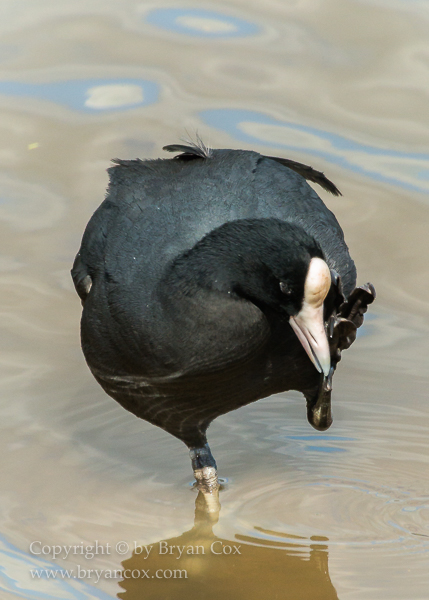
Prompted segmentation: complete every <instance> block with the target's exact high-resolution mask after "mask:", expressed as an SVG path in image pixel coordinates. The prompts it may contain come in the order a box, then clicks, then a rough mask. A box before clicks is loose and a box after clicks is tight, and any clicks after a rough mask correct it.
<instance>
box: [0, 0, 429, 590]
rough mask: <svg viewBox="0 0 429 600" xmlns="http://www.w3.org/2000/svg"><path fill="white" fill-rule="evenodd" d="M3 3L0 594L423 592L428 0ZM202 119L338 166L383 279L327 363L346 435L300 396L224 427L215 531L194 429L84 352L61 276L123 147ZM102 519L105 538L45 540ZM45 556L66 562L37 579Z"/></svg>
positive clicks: (345, 219)
mask: <svg viewBox="0 0 429 600" xmlns="http://www.w3.org/2000/svg"><path fill="white" fill-rule="evenodd" d="M2 8H3V11H2V19H1V23H0V129H1V136H0V158H1V165H2V168H1V174H0V229H1V240H2V244H1V253H0V286H1V292H2V293H1V298H2V300H1V312H2V316H3V319H2V332H1V337H0V369H1V373H2V378H1V380H0V392H1V409H0V410H1V420H0V427H1V429H2V435H1V442H0V448H1V454H2V459H3V460H2V467H1V479H2V490H1V493H0V532H1V535H0V553H1V556H2V558H1V565H2V569H1V570H0V589H1V590H2V591H1V594H0V595H1V597H2V598H5V599H6V600H10V599H15V598H28V599H33V598H41V597H42V598H44V600H49V599H50V598H55V599H57V598H64V599H66V600H69V599H75V598H76V599H77V598H80V599H82V598H84V599H90V598H91V599H92V598H94V599H95V598H100V599H107V598H115V597H120V598H124V599H126V600H131V599H133V598H141V597H145V598H167V597H168V598H169V597H174V598H181V597H183V598H184V597H195V598H197V597H198V598H234V599H243V600H245V599H246V600H250V599H253V598H255V599H256V598H260V597H265V596H266V597H269V598H276V597H278V598H283V597H288V598H290V599H291V600H298V599H300V598H311V597H314V598H318V599H319V598H320V599H322V600H325V599H326V600H327V599H335V598H339V599H341V600H354V599H356V600H357V599H359V600H373V599H374V598H377V599H378V600H382V599H386V600H404V599H407V600H424V599H426V598H428V589H429V575H428V573H429V474H428V472H429V471H428V463H429V447H428V446H429V443H428V440H429V424H428V423H429V409H428V403H427V390H428V387H429V386H428V384H429V373H428V350H429V342H428V339H429V335H428V334H429V323H428V314H429V313H428V309H429V303H428V294H429V268H428V261H427V256H428V242H427V239H428V222H429V203H428V196H427V192H428V181H429V160H428V157H429V145H428V142H427V140H428V139H429V136H428V123H429V119H428V113H429V109H428V102H427V94H428V92H429V70H428V65H429V62H428V56H429V45H428V39H429V8H428V4H427V3H425V2H419V1H414V2H402V1H399V0H398V1H395V2H392V1H390V2H387V1H382V0H366V1H364V0H362V1H359V0H354V1H350V2H346V3H345V2H341V1H340V0H329V1H326V2H323V3H320V2H316V1H315V0H309V1H307V2H294V1H290V2H277V1H276V0H268V1H267V2H264V3H263V5H261V4H258V3H255V2H252V1H251V0H234V1H233V2H230V3H225V4H222V3H219V2H198V3H196V2H187V3H177V2H176V3H175V4H174V5H172V4H171V3H170V4H169V3H165V4H156V5H154V4H151V3H148V2H147V3H146V2H133V1H131V0H124V1H122V2H120V3H118V2H113V0H111V1H110V0H103V2H100V1H99V0H85V2H81V1H80V0H64V1H62V2H58V3H52V2H48V1H47V0H31V2H30V0H13V1H12V0H9V1H7V0H4V1H3V6H2ZM186 132H188V133H189V134H191V135H193V134H195V132H198V133H199V135H201V136H202V138H203V139H204V140H205V141H206V143H208V144H210V145H212V146H213V147H232V148H246V149H256V150H258V151H261V152H265V153H267V154H274V153H277V154H278V155H280V156H285V157H289V158H293V159H295V160H298V161H302V162H305V163H308V164H311V165H312V166H314V167H315V168H317V169H320V170H323V171H324V172H325V173H326V174H327V176H328V177H329V178H330V179H332V180H333V181H334V182H335V183H336V184H337V185H338V187H339V188H340V189H341V191H342V192H343V197H341V198H334V197H331V196H328V195H327V194H326V193H325V192H323V190H318V192H319V193H320V195H321V196H322V198H323V199H324V201H325V202H326V204H327V205H328V207H329V208H330V209H331V210H333V211H334V212H335V214H336V215H337V217H338V219H339V221H340V223H341V224H342V226H343V228H344V231H345V235H346V240H347V242H348V244H349V247H350V250H351V253H352V256H353V257H354V259H355V262H356V265H357V268H358V279H359V283H365V282H366V281H372V282H373V283H374V284H375V286H376V289H377V293H378V298H377V302H376V303H375V304H374V306H373V307H371V311H370V315H369V318H368V319H367V320H366V322H365V326H364V327H363V329H362V330H361V331H360V335H359V338H358V341H357V343H356V344H355V345H353V347H352V348H351V349H350V350H348V351H347V352H345V353H344V355H343V360H342V362H341V364H340V365H339V368H338V371H337V374H336V376H335V380H334V386H335V387H334V393H333V410H334V424H333V426H332V428H331V429H330V430H329V432H325V433H323V434H319V433H317V432H316V431H314V430H312V429H311V427H310V426H309V425H308V424H307V421H306V418H305V414H306V411H305V404H304V401H303V399H302V398H301V397H300V396H299V394H296V393H289V394H281V395H278V396H274V397H271V398H268V399H265V400H263V401H260V402H258V403H255V404H253V405H250V406H247V407H245V408H243V409H240V410H239V411H237V412H234V413H230V414H229V415H226V416H224V417H222V418H220V419H218V420H217V421H216V422H215V423H214V424H213V425H212V427H211V428H210V431H209V440H210V444H211V447H212V450H213V453H214V455H215V456H216V459H217V461H218V464H219V466H220V474H221V475H223V476H224V477H225V478H227V480H228V482H227V486H226V489H225V490H224V491H223V492H222V493H221V503H222V510H221V513H220V519H219V522H218V523H217V524H215V525H214V526H213V527H211V526H208V525H207V523H204V522H202V521H201V519H200V520H199V517H198V511H197V517H196V523H195V524H194V504H195V500H196V494H195V492H194V491H193V490H192V489H191V486H190V482H191V470H190V464H189V460H188V456H187V451H186V448H185V446H184V445H183V444H182V443H181V442H179V441H177V440H175V439H173V438H172V437H170V436H168V435H166V434H165V433H164V432H162V431H161V430H157V429H156V428H154V427H152V426H151V425H149V424H147V423H144V422H140V421H138V420H137V419H136V418H135V417H133V416H132V415H130V414H128V413H126V412H125V411H124V410H123V409H122V408H121V407H119V406H118V405H117V404H116V403H115V402H114V401H113V400H111V399H110V398H108V397H107V396H105V394H104V393H103V392H102V390H101V389H100V388H99V387H98V386H97V384H96V383H95V381H94V380H93V379H92V377H91V375H90V374H89V372H88V369H87V367H86V365H85V363H84V360H83V357H82V354H81V351H80V347H79V330H78V323H79V316H80V305H79V301H78V298H77V296H76V294H75V292H74V290H73V288H72V284H71V280H70V277H69V269H70V266H71V263H72V260H73V257H74V254H75V252H76V251H77V249H78V247H79V243H80V237H81V234H82V231H83V228H84V226H85V224H86V222H87V221H88V219H89V217H90V215H91V214H92V212H93V210H94V209H95V208H96V207H97V206H98V204H99V203H100V202H101V200H102V199H103V196H104V190H105V187H106V184H107V175H106V172H105V169H106V168H107V167H108V166H109V161H110V159H111V158H113V157H116V156H119V157H121V158H135V157H136V156H139V157H149V158H154V157H157V156H159V155H161V153H162V151H161V147H162V146H163V145H165V144H168V143H175V142H177V141H178V140H179V139H180V138H181V137H183V136H184V135H186ZM95 540H98V541H99V543H100V544H101V545H102V547H103V548H104V550H106V548H107V545H108V544H109V545H110V552H109V553H108V552H107V551H105V552H101V550H99V551H98V552H97V553H96V554H95V555H94V556H93V557H91V558H89V557H87V556H85V554H82V553H81V554H79V553H69V554H68V556H67V557H65V555H64V554H65V551H63V552H62V554H60V555H59V556H57V557H55V558H54V557H53V554H52V551H49V549H51V548H52V547H53V546H54V545H59V546H62V547H64V546H66V547H68V546H70V545H77V546H79V545H81V547H83V546H85V547H86V546H87V545H89V546H90V545H93V544H94V543H95ZM34 541H36V542H40V544H39V545H37V544H36V546H33V547H32V548H33V549H35V550H36V552H31V550H30V544H31V543H32V542H34ZM121 542H124V544H125V545H120V544H121ZM160 542H166V543H167V545H168V546H186V547H189V546H190V547H196V546H198V545H202V546H203V548H205V549H206V550H207V552H206V553H205V554H204V555H202V554H199V555H196V554H195V555H192V554H191V555H187V556H183V557H182V558H176V555H175V554H174V553H173V554H168V555H167V554H161V553H160V552H159V549H160V545H159V544H160ZM213 542H218V545H217V546H215V548H220V547H222V548H224V547H228V546H231V547H232V546H234V545H238V546H240V547H241V554H236V555H229V554H223V553H222V554H221V555H218V554H214V553H212V552H211V551H210V547H211V544H212V543H213ZM118 544H119V546H118ZM42 545H44V546H45V547H46V548H47V550H48V551H47V553H46V554H42V553H39V549H41V547H42ZM151 545H152V546H153V548H154V550H153V552H152V554H151V555H150V556H149V557H148V558H147V559H145V558H144V554H142V552H141V551H140V549H141V548H143V547H144V546H146V547H149V546H151ZM161 547H163V546H161ZM176 565H177V566H176ZM79 567H80V568H81V569H85V570H86V571H88V570H89V569H93V570H96V569H97V570H99V571H100V570H103V576H101V577H100V578H99V580H98V581H97V576H96V575H95V573H91V574H89V573H87V572H85V574H83V575H82V576H78V575H77V573H78V571H77V569H78V568H79ZM46 568H48V569H52V568H54V569H63V570H64V569H69V570H72V569H74V571H73V574H72V575H70V576H67V575H63V576H58V577H57V579H56V580H52V579H49V580H48V579H46V577H42V579H37V577H36V578H32V576H31V573H30V569H33V571H34V570H35V569H46ZM129 568H131V569H140V570H149V573H150V574H152V573H154V572H156V570H157V569H162V570H164V571H167V570H170V571H171V570H174V569H186V570H187V571H188V578H187V579H173V578H163V579H157V578H153V579H152V578H146V577H143V578H142V577H140V578H137V579H133V578H129V579H127V578H126V577H125V575H124V573H125V571H126V569H129ZM114 570H116V571H117V573H116V575H115V576H114V577H113V576H111V577H107V576H106V574H107V573H108V572H113V571H114ZM63 573H64V571H63ZM81 574H82V571H81ZM120 582H121V583H120Z"/></svg>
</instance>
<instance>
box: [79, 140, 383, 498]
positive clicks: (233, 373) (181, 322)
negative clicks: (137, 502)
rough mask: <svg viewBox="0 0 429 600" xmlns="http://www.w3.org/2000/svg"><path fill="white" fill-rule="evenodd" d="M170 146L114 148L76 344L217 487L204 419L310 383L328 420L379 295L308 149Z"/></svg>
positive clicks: (91, 243) (85, 262) (83, 264)
mask: <svg viewBox="0 0 429 600" xmlns="http://www.w3.org/2000/svg"><path fill="white" fill-rule="evenodd" d="M164 149H165V150H168V151H170V152H180V153H181V154H179V155H177V156H176V157H175V158H172V159H168V160H167V159H164V160H161V159H159V160H143V161H142V160H118V159H117V160H115V161H113V162H114V163H115V166H113V167H111V168H110V169H109V175H110V184H109V188H108V193H107V196H106V199H105V200H104V202H103V203H102V204H101V206H100V207H99V208H98V209H97V210H96V211H95V213H94V215H93V216H92V218H91V220H90V221H89V223H88V225H87V228H86V230H85V233H84V236H83V240H82V245H81V248H80V250H79V253H78V254H77V256H76V259H75V262H74V265H73V269H72V276H73V280H74V284H75V287H76V290H77V292H78V294H79V296H80V298H81V300H82V304H83V313H82V321H81V336H82V348H83V352H84V355H85V358H86V361H87V363H88V365H89V368H90V369H91V371H92V373H93V375H94V377H95V378H96V380H97V381H98V382H99V383H100V385H101V386H102V387H103V388H104V390H105V391H106V392H107V393H108V394H109V395H110V396H112V397H113V398H114V399H115V400H117V401H118V402H119V403H120V404H121V405H122V406H123V407H124V408H126V409H127V410H129V411H131V412H132V413H134V414H135V415H136V416H138V417H140V418H142V419H145V420H146V421H149V422H150V423H153V424H154V425H157V426H158V427H161V428H162V429H165V430H166V431H168V432H169V433H171V434H172V435H174V436H176V437H177V438H179V439H180V440H182V441H183V442H184V443H185V444H186V445H187V446H188V448H189V449H190V454H191V459H192V466H193V469H194V474H195V477H196V478H197V481H199V483H200V488H201V489H203V490H205V491H206V492H207V491H212V490H215V489H217V485H218V484H217V474H216V463H215V460H214V458H213V456H212V454H211V452H210V448H209V446H208V444H207V439H206V430H207V428H208V426H209V425H210V423H211V422H212V421H213V419H215V418H216V417H218V416H219V415H222V414H224V413H227V412H229V411H230V410H234V409H237V408H239V407H240V406H244V405H245V404H248V403H249V402H253V401H255V400H258V399H259V398H264V397H266V396H270V395H271V394H275V393H277V392H282V391H285V390H291V389H293V390H298V391H301V392H302V393H303V394H304V396H305V398H306V400H307V416H308V419H309V421H310V423H311V424H312V425H313V426H314V427H316V428H317V429H320V430H323V429H326V428H328V427H329V425H330V424H331V422H332V419H331V412H330V394H331V380H332V375H333V372H334V370H335V367H336V364H337V362H338V360H339V359H340V354H341V350H342V349H344V348H347V347H348V346H349V345H350V344H351V343H352V342H353V341H354V338H355V333H356V328H357V327H359V326H360V325H361V324H362V321H363V313H364V312H365V311H366V308H367V305H368V304H370V303H371V302H372V301H373V299H374V297H375V291H374V288H373V287H372V285H371V284H367V285H366V286H363V287H360V288H355V285H356V269H355V265H354V262H353V260H352V259H351V257H350V255H349V251H348V248H347V246H346V244H345V241H344V235H343V232H342V229H341V227H340V225H339V224H338V222H337V220H336V218H335V216H334V215H333V213H332V212H331V211H330V210H328V209H327V208H326V206H325V205H324V204H323V202H322V200H321V199H320V198H319V196H318V195H317V194H316V193H315V192H314V191H313V189H312V188H311V187H310V186H309V185H308V184H307V182H306V179H308V180H310V181H313V182H315V183H317V184H320V185H321V186H322V187H323V188H324V189H325V190H327V191H329V192H331V193H333V194H335V195H339V194H340V192H339V191H338V189H337V188H336V187H335V185H334V184H333V183H332V182H330V181H329V180H328V179H327V178H326V177H325V176H324V175H323V173H320V172H318V171H315V170H313V169H312V168H311V167H307V166H305V165H302V164H300V163H297V162H294V161H290V160H287V159H282V158H275V157H270V156H262V155H261V154H258V153H257V152H250V151H243V150H209V149H207V148H206V147H205V146H204V145H203V144H202V143H198V144H195V145H190V146H182V145H172V146H166V147H165V148H164Z"/></svg>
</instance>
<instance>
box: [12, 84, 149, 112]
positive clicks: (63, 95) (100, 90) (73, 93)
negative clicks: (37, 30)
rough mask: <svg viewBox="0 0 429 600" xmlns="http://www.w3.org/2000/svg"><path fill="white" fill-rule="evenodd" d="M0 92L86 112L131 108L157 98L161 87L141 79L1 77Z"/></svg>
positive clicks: (145, 104) (146, 103)
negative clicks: (48, 80)
mask: <svg viewBox="0 0 429 600" xmlns="http://www.w3.org/2000/svg"><path fill="white" fill-rule="evenodd" d="M0 94H3V95H7V96H19V97H31V98H40V99H42V100H48V101H50V102H55V103H56V104H62V105H65V106H68V107H69V108H72V109H73V110H78V111H83V112H87V113H95V112H107V111H108V112H110V111H118V110H121V111H123V110H128V109H131V108H135V107H137V106H147V105H148V104H153V103H154V102H156V101H157V99H158V95H159V88H158V85H157V84H156V83H154V82H153V81H147V80H142V79H76V80H72V81H58V82H52V83H24V82H20V81H0Z"/></svg>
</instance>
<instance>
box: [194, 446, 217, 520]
mask: <svg viewBox="0 0 429 600" xmlns="http://www.w3.org/2000/svg"><path fill="white" fill-rule="evenodd" d="M189 454H190V457H191V461H192V469H193V471H194V477H195V479H196V481H197V488H198V490H199V491H200V492H202V493H203V495H204V498H205V500H206V503H207V509H208V510H209V512H216V511H217V512H219V481H218V478H217V470H216V469H217V467H216V461H215V459H214V458H213V455H212V453H211V450H210V447H209V445H208V444H207V443H206V444H204V446H202V447H201V448H190V450H189Z"/></svg>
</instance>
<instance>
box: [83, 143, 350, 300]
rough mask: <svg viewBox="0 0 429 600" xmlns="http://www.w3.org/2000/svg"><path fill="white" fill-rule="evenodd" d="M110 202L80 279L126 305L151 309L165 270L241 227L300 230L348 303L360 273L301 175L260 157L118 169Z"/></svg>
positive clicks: (121, 164)
mask: <svg viewBox="0 0 429 600" xmlns="http://www.w3.org/2000/svg"><path fill="white" fill-rule="evenodd" d="M109 175H110V185H109V190H108V195H107V197H106V199H105V201H104V202H103V203H102V205H101V206H100V207H99V208H98V210H97V211H96V212H95V213H94V215H93V217H92V219H91V220H90V222H89V223H88V226H87V229H86V231H85V234H84V237H83V240H82V246H81V249H80V252H79V261H80V265H81V269H82V272H83V273H84V272H85V270H87V272H88V273H89V274H91V276H92V277H94V276H97V274H98V276H99V277H100V276H101V275H102V276H103V277H104V278H106V279H107V280H108V281H109V279H110V282H114V283H115V284H116V285H118V286H120V288H121V292H120V293H121V294H122V299H123V302H125V301H126V299H127V296H128V295H130V297H129V298H128V300H129V301H131V302H132V301H133V298H132V296H133V294H134V293H135V281H136V278H137V279H139V278H142V279H143V281H144V285H143V286H140V288H139V302H140V303H141V307H142V310H144V307H145V305H146V304H149V303H150V298H151V294H152V291H153V289H154V287H155V286H156V285H157V282H158V281H159V279H160V277H161V275H162V273H163V271H164V269H165V267H166V265H167V264H168V263H169V262H170V261H172V260H173V259H174V258H175V257H177V256H178V255H180V254H181V253H183V252H184V251H186V250H188V249H190V248H192V247H193V246H194V245H195V244H196V242H198V241H199V240H200V239H201V238H202V237H203V236H204V235H206V234H207V233H209V232H210V231H212V230H213V229H215V228H217V227H219V226H220V225H222V224H224V223H226V222H228V221H234V220H237V219H247V218H272V217H274V218H278V219H281V220H284V221H288V222H291V223H295V224H298V225H300V226H301V227H302V228H303V229H304V230H305V231H306V232H307V233H309V234H310V235H312V236H313V237H314V238H315V239H316V240H317V241H318V242H319V244H320V246H321V247H322V250H323V251H324V253H325V256H326V260H327V263H328V265H329V266H330V267H331V268H332V269H335V270H336V271H337V272H338V273H339V274H340V275H341V277H342V282H343V288H344V292H345V295H346V296H347V295H348V294H349V293H350V291H351V290H352V289H353V288H354V286H355V280H356V272H355V267H354V263H353V261H352V259H351V258H350V255H349V253H348V248H347V246H346V244H345V242H344V236H343V232H342V230H341V227H340V226H339V224H338V222H337V220H336V218H335V216H334V215H333V213H332V212H331V211H330V210H328V209H327V207H326V206H325V205H324V203H323V202H322V200H321V199H320V198H319V196H318V195H317V194H316V192H315V191H314V190H313V189H312V188H311V187H310V186H309V185H308V183H307V182H306V181H305V179H304V178H303V177H302V176H300V175H299V174H298V173H296V172H294V171H292V170H291V169H289V168H287V167H285V166H284V165H283V164H280V163H279V162H276V161H275V160H273V159H271V158H268V157H264V156H261V155H260V154H258V153H256V152H250V151H241V150H213V151H211V152H210V154H209V155H208V156H207V157H204V158H203V157H200V156H196V155H194V156H192V157H187V158H186V159H183V158H182V159H181V158H180V157H178V158H176V159H170V160H153V161H152V160H150V161H140V160H135V161H117V165H116V166H114V167H112V168H110V169H109Z"/></svg>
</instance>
